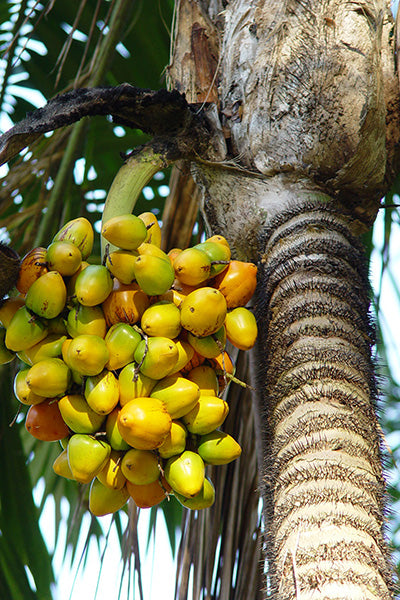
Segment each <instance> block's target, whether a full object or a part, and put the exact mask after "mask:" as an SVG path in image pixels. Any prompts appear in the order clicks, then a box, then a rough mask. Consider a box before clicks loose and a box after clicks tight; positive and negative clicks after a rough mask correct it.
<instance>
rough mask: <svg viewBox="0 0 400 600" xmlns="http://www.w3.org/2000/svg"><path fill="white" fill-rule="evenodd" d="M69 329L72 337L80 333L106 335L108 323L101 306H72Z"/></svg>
mask: <svg viewBox="0 0 400 600" xmlns="http://www.w3.org/2000/svg"><path fill="white" fill-rule="evenodd" d="M67 330H68V333H69V335H70V336H71V337H76V336H78V335H98V336H99V337H101V338H103V337H104V336H105V335H106V331H107V324H106V319H105V317H104V313H103V310H102V308H101V306H83V304H78V305H77V306H74V307H73V308H71V310H70V311H69V313H68V317H67Z"/></svg>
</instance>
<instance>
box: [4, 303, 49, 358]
mask: <svg viewBox="0 0 400 600" xmlns="http://www.w3.org/2000/svg"><path fill="white" fill-rule="evenodd" d="M46 335H47V327H46V325H45V324H44V323H43V321H41V320H40V318H39V317H36V316H35V315H32V313H30V312H29V310H28V309H27V308H26V307H25V306H21V308H19V309H18V310H17V311H16V312H15V314H14V316H13V317H12V319H11V321H10V324H9V326H8V327H7V331H6V335H5V339H4V341H5V345H6V347H7V348H8V349H9V350H12V351H13V352H19V351H20V350H27V348H31V347H32V346H34V345H35V344H37V343H38V342H40V340H43V339H44V338H45V337H46Z"/></svg>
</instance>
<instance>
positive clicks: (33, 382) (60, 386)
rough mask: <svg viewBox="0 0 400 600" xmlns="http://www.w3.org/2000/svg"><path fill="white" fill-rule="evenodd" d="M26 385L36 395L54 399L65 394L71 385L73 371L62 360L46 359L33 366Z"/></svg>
mask: <svg viewBox="0 0 400 600" xmlns="http://www.w3.org/2000/svg"><path fill="white" fill-rule="evenodd" d="M26 383H27V384H28V386H29V387H30V389H31V390H32V392H33V393H34V394H37V395H38V396H43V397H44V398H53V397H55V396H60V395H61V394H65V392H66V391H67V389H68V387H69V385H70V383H71V371H70V369H69V368H68V366H67V365H66V364H65V362H64V361H63V360H61V359H60V358H45V359H44V360H39V362H37V363H35V364H34V365H32V366H31V368H30V369H29V371H28V373H27V375H26Z"/></svg>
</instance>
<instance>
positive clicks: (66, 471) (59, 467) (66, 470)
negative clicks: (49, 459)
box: [53, 449, 75, 480]
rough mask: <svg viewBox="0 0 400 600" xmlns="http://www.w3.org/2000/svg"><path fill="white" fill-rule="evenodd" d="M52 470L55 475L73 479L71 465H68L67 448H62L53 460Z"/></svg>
mask: <svg viewBox="0 0 400 600" xmlns="http://www.w3.org/2000/svg"><path fill="white" fill-rule="evenodd" d="M53 471H54V473H56V475H60V476H61V477H65V478H66V479H74V480H75V477H74V476H73V474H72V471H71V467H70V466H69V462H68V452H67V449H64V450H63V451H62V452H61V454H59V455H58V456H57V458H56V459H55V461H54V462H53Z"/></svg>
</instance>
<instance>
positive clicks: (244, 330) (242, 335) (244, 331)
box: [225, 306, 257, 350]
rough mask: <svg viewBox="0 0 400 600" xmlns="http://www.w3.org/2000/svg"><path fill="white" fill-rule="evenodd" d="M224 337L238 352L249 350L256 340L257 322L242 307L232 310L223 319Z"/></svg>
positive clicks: (250, 313)
mask: <svg viewBox="0 0 400 600" xmlns="http://www.w3.org/2000/svg"><path fill="white" fill-rule="evenodd" d="M225 327H226V336H227V338H228V340H229V341H230V342H231V344H233V345H234V346H236V348H239V349H240V350H250V348H252V347H253V346H254V344H255V343H256V339H257V322H256V318H255V316H254V315H253V313H252V312H251V311H249V310H248V309H247V308H244V307H241V306H240V307H238V308H234V309H233V310H232V311H231V312H228V314H227V315H226V319H225Z"/></svg>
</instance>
